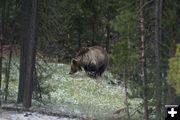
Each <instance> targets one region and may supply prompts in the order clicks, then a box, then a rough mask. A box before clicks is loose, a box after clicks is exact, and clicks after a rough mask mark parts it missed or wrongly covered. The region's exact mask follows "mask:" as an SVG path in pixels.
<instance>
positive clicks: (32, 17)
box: [18, 0, 37, 108]
mask: <svg viewBox="0 0 180 120" xmlns="http://www.w3.org/2000/svg"><path fill="white" fill-rule="evenodd" d="M36 9H37V0H23V3H22V27H23V29H22V30H23V31H22V41H21V42H22V43H21V60H20V81H19V91H18V92H19V93H18V100H19V101H18V103H19V102H23V105H24V106H25V107H26V108H29V107H30V106H31V99H32V88H33V68H34V54H35V52H34V50H35V21H36Z"/></svg>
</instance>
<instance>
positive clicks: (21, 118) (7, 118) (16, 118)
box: [0, 110, 78, 120]
mask: <svg viewBox="0 0 180 120" xmlns="http://www.w3.org/2000/svg"><path fill="white" fill-rule="evenodd" d="M0 120H78V119H76V118H65V117H57V116H48V115H45V114H40V113H37V112H17V111H4V110H0Z"/></svg>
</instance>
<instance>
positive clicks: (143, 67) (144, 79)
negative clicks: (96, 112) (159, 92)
mask: <svg viewBox="0 0 180 120" xmlns="http://www.w3.org/2000/svg"><path fill="white" fill-rule="evenodd" d="M143 6H144V0H140V9H141V11H140V29H141V80H142V83H143V103H144V106H143V108H144V110H143V111H144V114H143V119H144V120H148V100H147V77H146V59H145V28H144V8H143Z"/></svg>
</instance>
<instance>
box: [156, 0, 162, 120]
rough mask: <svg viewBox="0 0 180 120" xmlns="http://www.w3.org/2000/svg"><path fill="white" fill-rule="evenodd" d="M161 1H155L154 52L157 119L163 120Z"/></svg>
mask: <svg viewBox="0 0 180 120" xmlns="http://www.w3.org/2000/svg"><path fill="white" fill-rule="evenodd" d="M160 24H161V23H160V0H155V36H154V40H155V41H154V47H155V48H154V52H155V85H156V91H155V94H156V119H157V120H160V119H161V107H162V106H161V93H162V92H161V89H162V85H161V84H162V83H161V82H162V81H161V72H160V71H161V70H160V46H159V42H160V41H161V40H160V38H161V37H160Z"/></svg>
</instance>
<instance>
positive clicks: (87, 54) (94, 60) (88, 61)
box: [69, 46, 108, 78]
mask: <svg viewBox="0 0 180 120" xmlns="http://www.w3.org/2000/svg"><path fill="white" fill-rule="evenodd" d="M107 65H108V55H107V52H106V50H105V49H103V48H102V47H100V46H93V47H86V48H82V49H81V50H80V51H79V52H78V54H77V55H76V57H75V58H73V59H72V60H71V71H70V73H69V74H74V73H76V72H77V71H81V70H82V68H83V69H84V71H85V72H86V73H87V74H88V75H89V76H90V77H95V78H96V77H97V76H101V75H102V73H103V72H104V71H105V69H106V67H107Z"/></svg>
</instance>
